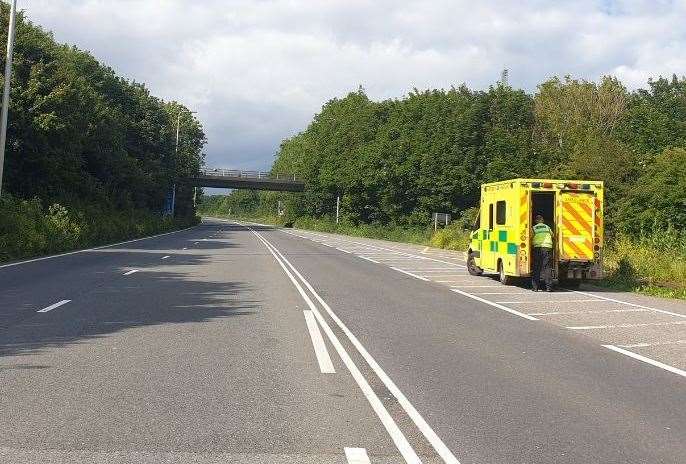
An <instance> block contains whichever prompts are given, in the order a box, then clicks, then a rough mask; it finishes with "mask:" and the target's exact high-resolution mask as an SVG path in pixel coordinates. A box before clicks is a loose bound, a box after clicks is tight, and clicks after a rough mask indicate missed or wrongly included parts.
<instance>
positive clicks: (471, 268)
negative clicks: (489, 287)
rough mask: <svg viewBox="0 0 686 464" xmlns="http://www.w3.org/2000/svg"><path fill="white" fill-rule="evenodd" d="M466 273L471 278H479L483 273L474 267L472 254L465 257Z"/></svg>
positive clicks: (477, 267)
mask: <svg viewBox="0 0 686 464" xmlns="http://www.w3.org/2000/svg"><path fill="white" fill-rule="evenodd" d="M467 272H469V275H473V276H480V275H481V274H483V272H484V271H483V269H481V268H480V267H479V266H477V265H476V262H475V261H474V254H473V253H469V256H467Z"/></svg>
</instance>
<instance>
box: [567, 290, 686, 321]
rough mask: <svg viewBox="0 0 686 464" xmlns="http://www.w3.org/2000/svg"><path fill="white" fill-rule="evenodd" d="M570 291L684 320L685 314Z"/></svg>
mask: <svg viewBox="0 0 686 464" xmlns="http://www.w3.org/2000/svg"><path fill="white" fill-rule="evenodd" d="M571 291H572V292H574V293H580V294H582V295H586V296H592V297H594V298H600V299H601V300H607V301H612V302H614V303H621V304H625V305H628V306H634V307H636V308H643V309H649V310H651V311H656V312H658V313H662V314H669V315H670V316H677V317H683V318H686V314H680V313H673V312H671V311H665V310H664V309H657V308H652V307H650V306H643V305H640V304H636V303H629V302H627V301H621V300H615V299H614V298H608V297H606V296H600V295H595V294H593V293H588V292H581V291H579V290H571Z"/></svg>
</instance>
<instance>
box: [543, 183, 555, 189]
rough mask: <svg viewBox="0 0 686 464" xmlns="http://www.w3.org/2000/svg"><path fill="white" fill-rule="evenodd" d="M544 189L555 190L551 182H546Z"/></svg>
mask: <svg viewBox="0 0 686 464" xmlns="http://www.w3.org/2000/svg"><path fill="white" fill-rule="evenodd" d="M543 188H547V189H549V188H553V184H552V183H551V182H544V183H543Z"/></svg>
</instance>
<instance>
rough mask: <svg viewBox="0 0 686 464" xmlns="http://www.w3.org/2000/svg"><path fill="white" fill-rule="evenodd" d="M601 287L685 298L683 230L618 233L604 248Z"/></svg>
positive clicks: (685, 256) (684, 243)
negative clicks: (605, 275)
mask: <svg viewBox="0 0 686 464" xmlns="http://www.w3.org/2000/svg"><path fill="white" fill-rule="evenodd" d="M604 265H605V270H606V274H607V278H606V279H605V280H603V281H602V282H601V285H602V286H605V287H608V288H614V289H617V290H625V291H633V292H639V293H645V294H647V295H653V296H661V297H666V298H681V299H686V233H685V232H684V231H676V230H674V229H667V230H666V231H662V232H659V233H658V232H653V233H648V234H642V235H641V236H639V237H629V236H618V237H616V238H615V239H614V240H613V241H612V242H611V243H610V244H609V246H608V247H607V248H606V253H605V263H604Z"/></svg>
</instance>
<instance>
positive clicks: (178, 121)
mask: <svg viewBox="0 0 686 464" xmlns="http://www.w3.org/2000/svg"><path fill="white" fill-rule="evenodd" d="M182 113H183V110H181V111H179V114H178V115H177V116H176V149H175V151H174V155H175V156H174V159H176V158H178V157H179V135H180V133H181V114H182ZM188 113H190V114H196V113H197V111H188ZM193 201H194V202H195V196H194V197H193ZM175 209H176V182H174V184H173V187H172V202H171V215H172V217H174V211H175Z"/></svg>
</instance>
